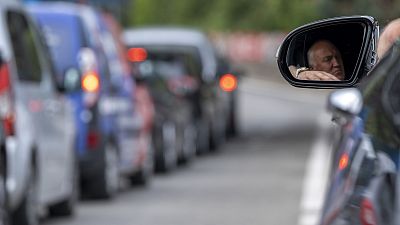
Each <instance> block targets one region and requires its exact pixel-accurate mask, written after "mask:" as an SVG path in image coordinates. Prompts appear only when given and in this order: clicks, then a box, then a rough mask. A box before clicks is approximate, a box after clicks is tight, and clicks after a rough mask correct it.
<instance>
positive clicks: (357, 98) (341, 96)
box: [328, 88, 363, 122]
mask: <svg viewBox="0 0 400 225" xmlns="http://www.w3.org/2000/svg"><path fill="white" fill-rule="evenodd" d="M362 106H363V98H362V95H361V93H360V91H359V90H358V89H356V88H348V89H341V90H337V91H334V92H332V93H331V94H330V95H329V98H328V110H329V111H330V112H332V113H333V119H334V120H335V121H338V122H340V121H343V119H344V120H347V119H348V118H352V117H354V116H356V115H358V114H359V113H360V112H361V109H362Z"/></svg>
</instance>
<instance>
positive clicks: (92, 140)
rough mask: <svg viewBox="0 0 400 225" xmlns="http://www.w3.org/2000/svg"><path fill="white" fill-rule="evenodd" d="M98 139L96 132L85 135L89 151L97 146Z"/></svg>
mask: <svg viewBox="0 0 400 225" xmlns="http://www.w3.org/2000/svg"><path fill="white" fill-rule="evenodd" d="M99 141H100V137H99V133H97V132H96V131H89V133H88V135H87V147H88V149H90V150H95V149H96V147H97V146H98V145H99Z"/></svg>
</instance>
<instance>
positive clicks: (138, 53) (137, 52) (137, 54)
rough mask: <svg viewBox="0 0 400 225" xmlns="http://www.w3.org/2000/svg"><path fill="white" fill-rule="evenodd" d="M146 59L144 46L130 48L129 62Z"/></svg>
mask: <svg viewBox="0 0 400 225" xmlns="http://www.w3.org/2000/svg"><path fill="white" fill-rule="evenodd" d="M146 59H147V51H146V49H144V48H130V49H129V50H128V60H129V61H131V62H143V61H145V60H146Z"/></svg>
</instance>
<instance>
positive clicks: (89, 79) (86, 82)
mask: <svg viewBox="0 0 400 225" xmlns="http://www.w3.org/2000/svg"><path fill="white" fill-rule="evenodd" d="M99 87H100V81H99V76H98V75H97V73H96V72H94V71H90V72H87V73H86V74H85V75H83V77H82V88H83V90H84V91H86V92H97V91H98V90H99Z"/></svg>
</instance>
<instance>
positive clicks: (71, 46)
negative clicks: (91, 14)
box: [35, 13, 87, 76]
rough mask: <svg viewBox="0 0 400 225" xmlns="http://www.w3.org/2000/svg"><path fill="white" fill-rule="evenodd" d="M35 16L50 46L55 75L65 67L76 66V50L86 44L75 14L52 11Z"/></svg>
mask: <svg viewBox="0 0 400 225" xmlns="http://www.w3.org/2000/svg"><path fill="white" fill-rule="evenodd" d="M35 18H36V19H37V21H38V22H39V24H40V27H41V28H42V30H43V33H44V36H45V39H46V43H47V45H48V46H49V47H50V51H51V55H52V59H53V60H54V64H55V67H56V71H57V75H58V76H62V75H63V74H64V73H65V71H66V70H67V69H69V68H70V67H74V66H77V63H78V62H77V55H78V52H79V50H80V49H81V48H83V47H86V46H87V43H86V38H85V35H84V32H83V27H82V22H81V20H80V19H79V17H77V16H73V15H57V14H52V13H43V14H39V13H38V14H35ZM71 63H73V64H71Z"/></svg>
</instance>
